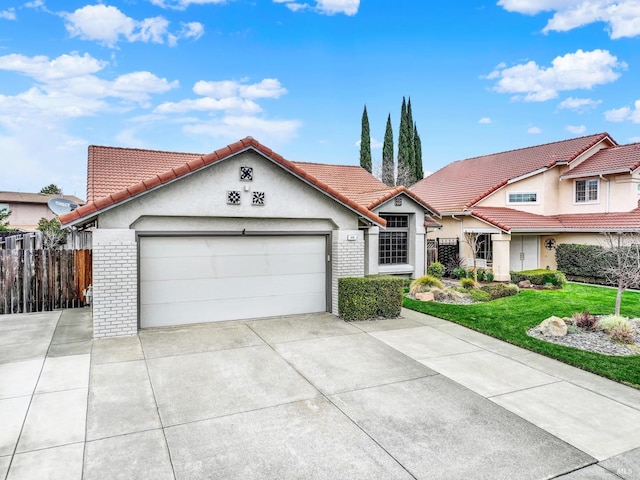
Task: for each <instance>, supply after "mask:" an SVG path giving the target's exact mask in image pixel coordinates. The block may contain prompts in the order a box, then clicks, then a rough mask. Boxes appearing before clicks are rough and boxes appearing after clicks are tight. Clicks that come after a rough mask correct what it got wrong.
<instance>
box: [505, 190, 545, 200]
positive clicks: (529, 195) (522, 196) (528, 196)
mask: <svg viewBox="0 0 640 480" xmlns="http://www.w3.org/2000/svg"><path fill="white" fill-rule="evenodd" d="M537 202H538V194H537V193H535V192H524V193H510V194H509V196H508V198H507V203H537Z"/></svg>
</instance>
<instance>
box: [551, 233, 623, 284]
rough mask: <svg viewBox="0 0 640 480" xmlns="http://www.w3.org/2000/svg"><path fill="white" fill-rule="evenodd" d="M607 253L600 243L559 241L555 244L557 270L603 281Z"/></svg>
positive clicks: (574, 275) (570, 274)
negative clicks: (586, 243)
mask: <svg viewBox="0 0 640 480" xmlns="http://www.w3.org/2000/svg"><path fill="white" fill-rule="evenodd" d="M607 255H610V254H609V253H606V252H605V250H604V248H602V247H601V246H600V245H579V244H575V243H561V244H559V245H557V246H556V263H557V264H558V270H561V271H562V272H564V273H565V274H566V275H569V276H572V277H584V278H585V279H590V280H593V281H598V280H599V281H600V283H604V281H605V273H604V272H605V270H606V268H607V264H608V259H607V258H606V256H607Z"/></svg>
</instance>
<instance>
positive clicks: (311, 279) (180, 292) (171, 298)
mask: <svg viewBox="0 0 640 480" xmlns="http://www.w3.org/2000/svg"><path fill="white" fill-rule="evenodd" d="M324 280H325V275H324V273H309V274H304V275H295V276H293V277H292V276H289V275H272V276H270V277H268V280H265V278H262V277H243V278H242V279H241V281H237V279H234V281H230V280H229V279H226V278H199V279H192V280H189V281H182V280H163V281H158V282H156V281H153V282H149V281H145V282H140V295H141V297H140V298H141V300H140V303H141V304H153V303H158V304H168V303H184V302H198V301H205V300H211V299H216V298H233V299H246V298H248V297H252V298H256V299H257V298H261V297H271V296H278V295H280V296H282V295H284V293H283V291H286V292H287V293H290V294H292V295H300V294H307V293H322V294H323V295H324V289H323V288H318V286H322V285H323V283H324ZM310 286H315V287H316V288H310Z"/></svg>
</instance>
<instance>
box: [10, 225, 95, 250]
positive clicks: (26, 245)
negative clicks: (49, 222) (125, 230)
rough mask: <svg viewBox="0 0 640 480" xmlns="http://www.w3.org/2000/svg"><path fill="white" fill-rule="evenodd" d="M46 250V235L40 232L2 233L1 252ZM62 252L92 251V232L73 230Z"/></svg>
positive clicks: (68, 234)
mask: <svg viewBox="0 0 640 480" xmlns="http://www.w3.org/2000/svg"><path fill="white" fill-rule="evenodd" d="M43 248H45V245H44V234H43V233H42V232H39V231H35V232H25V233H7V232H0V250H41V249H43ZM58 248H60V249H62V250H85V249H89V250H90V249H91V231H77V230H72V231H70V232H68V233H67V236H66V238H65V240H64V243H62V245H59V247H58Z"/></svg>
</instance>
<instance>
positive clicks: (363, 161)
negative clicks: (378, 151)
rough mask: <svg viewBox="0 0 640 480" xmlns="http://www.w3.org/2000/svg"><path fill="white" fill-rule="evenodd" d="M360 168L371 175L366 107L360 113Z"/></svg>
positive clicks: (369, 134)
mask: <svg viewBox="0 0 640 480" xmlns="http://www.w3.org/2000/svg"><path fill="white" fill-rule="evenodd" d="M360 166H361V167H362V168H364V169H365V170H366V171H367V172H369V173H371V133H370V132H369V116H368V115H367V106H366V105H365V106H364V111H363V112H362V133H361V134H360Z"/></svg>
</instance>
